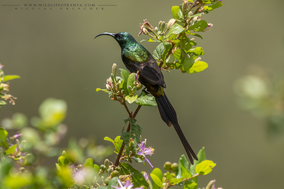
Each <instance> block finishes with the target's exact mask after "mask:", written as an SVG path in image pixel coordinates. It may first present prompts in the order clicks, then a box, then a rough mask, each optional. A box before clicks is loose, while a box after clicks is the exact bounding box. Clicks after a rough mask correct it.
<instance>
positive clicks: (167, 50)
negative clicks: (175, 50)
mask: <svg viewBox="0 0 284 189" xmlns="http://www.w3.org/2000/svg"><path fill="white" fill-rule="evenodd" d="M163 45H164V48H165V50H164V52H163V54H162V60H163V62H165V61H166V57H167V54H168V52H169V51H170V49H171V46H172V45H171V43H169V42H163Z"/></svg>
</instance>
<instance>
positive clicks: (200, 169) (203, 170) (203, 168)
mask: <svg viewBox="0 0 284 189" xmlns="http://www.w3.org/2000/svg"><path fill="white" fill-rule="evenodd" d="M215 166H216V163H214V162H213V161H211V160H204V161H202V162H201V163H199V164H198V165H196V167H195V172H196V173H199V174H200V175H207V174H209V173H211V171H212V169H213V168H214V167H215Z"/></svg>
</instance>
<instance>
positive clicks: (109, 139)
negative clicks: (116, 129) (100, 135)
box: [104, 137, 114, 143]
mask: <svg viewBox="0 0 284 189" xmlns="http://www.w3.org/2000/svg"><path fill="white" fill-rule="evenodd" d="M104 140H106V141H109V142H111V143H114V141H113V140H112V139H111V138H109V137H105V138H104Z"/></svg>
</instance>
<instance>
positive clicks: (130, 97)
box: [125, 95, 138, 104]
mask: <svg viewBox="0 0 284 189" xmlns="http://www.w3.org/2000/svg"><path fill="white" fill-rule="evenodd" d="M137 98H138V95H135V96H129V95H127V96H126V97H125V100H126V101H127V102H128V103H129V104H132V103H133V102H135V100H136V99H137Z"/></svg>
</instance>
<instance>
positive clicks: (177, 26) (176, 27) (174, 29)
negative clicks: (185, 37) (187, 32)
mask: <svg viewBox="0 0 284 189" xmlns="http://www.w3.org/2000/svg"><path fill="white" fill-rule="evenodd" d="M182 31H184V27H182V26H181V25H180V24H178V23H175V24H174V25H173V26H172V27H171V28H170V29H169V31H168V33H167V35H166V37H169V36H170V35H171V34H179V33H181V32H182Z"/></svg>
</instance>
